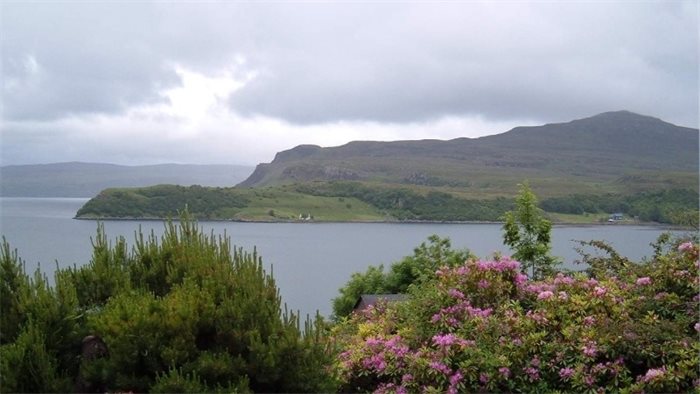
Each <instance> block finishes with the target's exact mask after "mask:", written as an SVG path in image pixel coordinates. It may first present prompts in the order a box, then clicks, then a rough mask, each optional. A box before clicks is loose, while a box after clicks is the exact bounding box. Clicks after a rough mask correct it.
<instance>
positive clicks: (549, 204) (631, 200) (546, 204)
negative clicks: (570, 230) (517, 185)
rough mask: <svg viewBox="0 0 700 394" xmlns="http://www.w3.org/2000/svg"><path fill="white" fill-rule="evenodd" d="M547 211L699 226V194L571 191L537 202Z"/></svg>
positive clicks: (687, 192)
mask: <svg viewBox="0 0 700 394" xmlns="http://www.w3.org/2000/svg"><path fill="white" fill-rule="evenodd" d="M540 207H541V208H542V209H544V210H545V211H547V212H558V213H571V214H583V213H614V212H620V213H624V214H627V215H628V216H631V217H637V218H639V219H640V220H642V221H647V222H658V223H670V224H678V225H682V226H688V227H695V228H697V227H698V193H697V191H693V190H690V189H670V190H663V191H657V192H643V193H637V194H632V195H626V196H625V195H620V194H604V195H583V194H574V195H569V196H565V197H552V198H548V199H546V200H544V201H542V203H541V204H540Z"/></svg>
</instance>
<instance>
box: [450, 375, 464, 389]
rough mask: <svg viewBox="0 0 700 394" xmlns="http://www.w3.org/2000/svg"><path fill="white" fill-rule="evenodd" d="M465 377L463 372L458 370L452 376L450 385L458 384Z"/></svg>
mask: <svg viewBox="0 0 700 394" xmlns="http://www.w3.org/2000/svg"><path fill="white" fill-rule="evenodd" d="M463 378H464V375H462V373H461V372H459V371H457V372H455V373H454V375H452V376H450V385H451V386H456V385H458V384H459V382H461V381H462V379H463Z"/></svg>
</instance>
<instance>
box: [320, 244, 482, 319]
mask: <svg viewBox="0 0 700 394" xmlns="http://www.w3.org/2000/svg"><path fill="white" fill-rule="evenodd" d="M428 242H429V243H425V242H423V243H421V244H420V246H419V247H417V248H415V249H414V250H413V256H407V257H404V258H403V259H401V260H400V261H398V262H396V263H393V264H391V266H390V267H389V271H388V272H386V273H385V272H384V266H383V265H379V266H369V267H368V268H367V271H365V272H364V273H359V272H356V273H354V274H352V276H351V277H350V280H349V281H348V283H346V284H345V286H343V287H341V288H340V289H339V290H338V292H339V293H340V295H339V296H338V297H336V298H335V299H333V315H334V317H335V318H336V320H337V319H340V318H343V317H346V316H348V315H350V313H351V312H352V310H353V307H354V306H355V303H356V302H357V300H358V299H359V297H360V296H361V295H362V294H396V293H406V292H408V289H409V287H410V286H411V285H414V284H418V283H422V282H425V281H428V280H430V279H432V278H433V277H434V276H435V270H436V269H437V268H439V267H442V266H449V267H452V266H456V265H459V264H462V263H463V262H464V261H465V260H466V259H467V258H469V257H470V256H471V254H470V253H469V251H466V250H454V249H452V248H451V243H450V240H449V239H448V238H440V237H439V236H437V235H431V236H430V237H428Z"/></svg>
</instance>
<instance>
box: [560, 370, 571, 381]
mask: <svg viewBox="0 0 700 394" xmlns="http://www.w3.org/2000/svg"><path fill="white" fill-rule="evenodd" d="M573 375H574V369H573V368H569V367H566V368H562V369H560V370H559V377H560V378H562V379H564V380H568V379H569V378H570V377H572V376H573Z"/></svg>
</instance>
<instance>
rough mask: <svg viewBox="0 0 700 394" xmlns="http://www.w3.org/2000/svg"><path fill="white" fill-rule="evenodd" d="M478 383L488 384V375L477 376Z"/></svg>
mask: <svg viewBox="0 0 700 394" xmlns="http://www.w3.org/2000/svg"><path fill="white" fill-rule="evenodd" d="M479 382H481V384H486V383H488V382H489V375H487V374H485V373H481V374H479Z"/></svg>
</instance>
